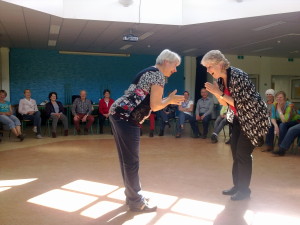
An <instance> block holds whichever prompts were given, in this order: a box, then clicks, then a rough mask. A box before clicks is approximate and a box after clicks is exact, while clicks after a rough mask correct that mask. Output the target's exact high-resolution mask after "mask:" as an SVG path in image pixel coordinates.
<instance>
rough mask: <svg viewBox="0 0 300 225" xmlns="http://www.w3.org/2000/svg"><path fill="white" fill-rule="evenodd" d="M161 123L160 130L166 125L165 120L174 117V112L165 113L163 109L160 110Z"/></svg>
mask: <svg viewBox="0 0 300 225" xmlns="http://www.w3.org/2000/svg"><path fill="white" fill-rule="evenodd" d="M160 117H161V123H160V130H164V129H165V126H166V123H165V122H166V121H169V119H171V118H175V113H169V114H166V113H165V112H164V111H163V110H161V111H160Z"/></svg>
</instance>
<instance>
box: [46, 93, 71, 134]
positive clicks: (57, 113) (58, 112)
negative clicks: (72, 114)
mask: <svg viewBox="0 0 300 225" xmlns="http://www.w3.org/2000/svg"><path fill="white" fill-rule="evenodd" d="M49 100H50V102H48V103H47V104H46V113H47V116H48V117H49V118H50V119H52V137H53V138H56V128H57V122H58V120H61V121H62V123H63V125H64V135H65V136H68V118H67V117H66V116H65V115H64V111H65V109H64V106H63V104H62V103H61V102H59V101H56V100H57V93H56V92H50V93H49Z"/></svg>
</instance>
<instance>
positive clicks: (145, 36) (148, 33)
mask: <svg viewBox="0 0 300 225" xmlns="http://www.w3.org/2000/svg"><path fill="white" fill-rule="evenodd" d="M152 34H154V32H146V33H144V34H142V35H141V36H139V40H145V39H146V38H148V37H150V36H151V35H152Z"/></svg>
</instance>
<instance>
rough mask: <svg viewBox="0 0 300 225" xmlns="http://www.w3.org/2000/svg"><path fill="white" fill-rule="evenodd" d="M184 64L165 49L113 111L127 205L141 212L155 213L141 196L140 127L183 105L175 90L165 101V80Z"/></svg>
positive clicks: (114, 129)
mask: <svg viewBox="0 0 300 225" xmlns="http://www.w3.org/2000/svg"><path fill="white" fill-rule="evenodd" d="M180 62H181V59H180V57H179V56H178V55H177V54H176V53H175V52H171V51H170V50H167V49H166V50H164V51H162V52H161V53H160V55H159V56H158V57H157V60H156V64H155V66H150V67H148V68H146V69H144V70H142V71H141V72H139V73H138V74H137V76H136V77H135V79H134V80H133V82H132V83H131V85H130V86H129V88H128V89H127V91H126V92H125V94H124V95H123V96H122V97H120V98H119V99H117V100H116V101H115V102H114V103H113V105H112V106H111V108H110V116H109V118H110V121H111V125H112V131H113V134H114V138H115V142H116V145H117V149H118V154H119V161H120V166H121V172H122V177H123V182H124V186H125V195H126V204H127V205H128V206H129V209H130V210H132V211H137V212H153V211H155V210H156V206H151V205H150V204H149V202H148V199H147V198H145V197H144V196H143V195H142V194H141V192H140V191H141V185H140V179H139V174H138V172H139V150H140V149H139V145H140V124H142V123H143V122H144V120H145V119H147V118H148V117H149V115H150V113H151V111H158V110H161V109H163V108H165V107H166V106H167V105H169V104H176V105H180V104H181V102H183V99H184V98H183V96H180V95H175V94H176V92H177V90H175V91H173V92H172V93H171V94H170V95H169V96H168V97H167V98H164V99H163V98H162V96H163V92H164V85H165V77H170V76H171V75H172V74H173V73H175V72H176V71H177V70H176V67H177V66H179V64H180Z"/></svg>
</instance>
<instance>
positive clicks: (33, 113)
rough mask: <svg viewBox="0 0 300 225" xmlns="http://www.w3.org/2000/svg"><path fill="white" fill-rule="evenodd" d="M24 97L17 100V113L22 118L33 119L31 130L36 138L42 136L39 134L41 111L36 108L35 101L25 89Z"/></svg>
mask: <svg viewBox="0 0 300 225" xmlns="http://www.w3.org/2000/svg"><path fill="white" fill-rule="evenodd" d="M24 96H25V98H23V99H21V100H20V102H19V109H18V111H19V113H20V114H21V115H22V118H23V120H31V121H33V132H34V133H36V138H38V139H40V138H42V135H41V122H42V119H41V113H40V111H39V110H38V108H37V105H36V101H35V100H34V99H32V98H31V91H30V90H29V89H26V90H25V91H24Z"/></svg>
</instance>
